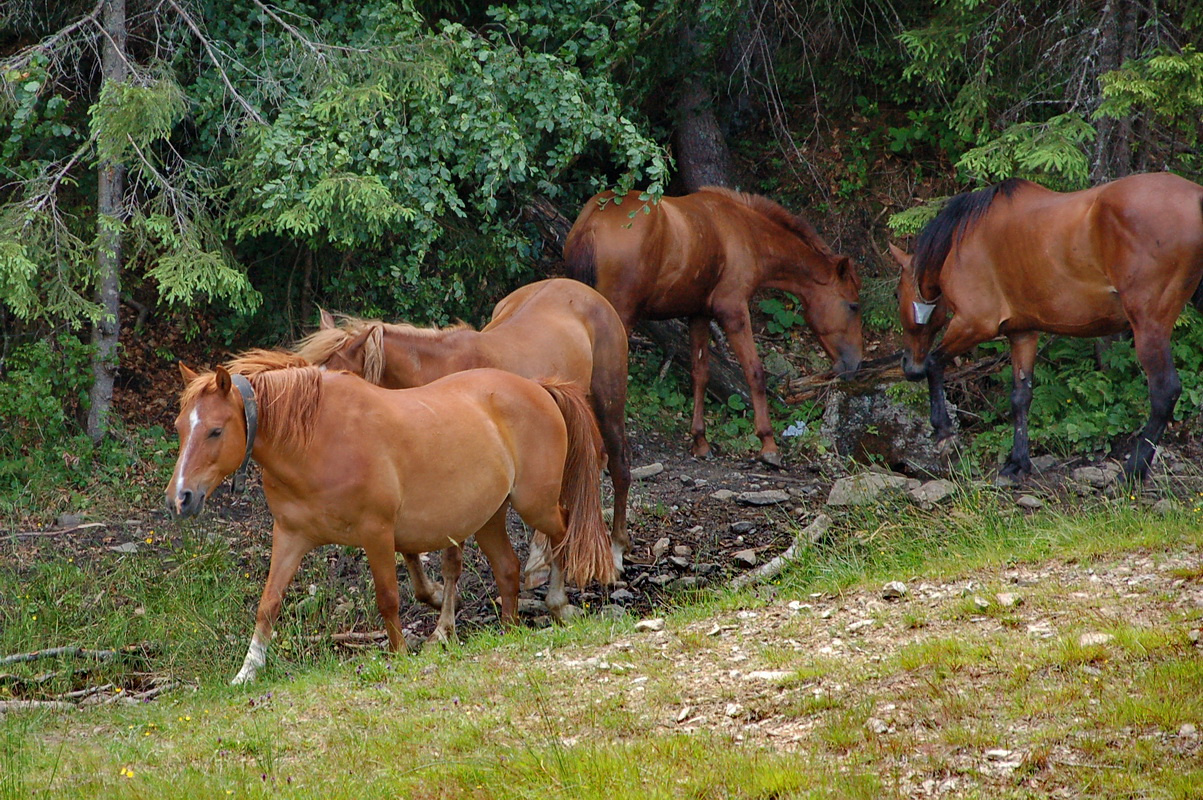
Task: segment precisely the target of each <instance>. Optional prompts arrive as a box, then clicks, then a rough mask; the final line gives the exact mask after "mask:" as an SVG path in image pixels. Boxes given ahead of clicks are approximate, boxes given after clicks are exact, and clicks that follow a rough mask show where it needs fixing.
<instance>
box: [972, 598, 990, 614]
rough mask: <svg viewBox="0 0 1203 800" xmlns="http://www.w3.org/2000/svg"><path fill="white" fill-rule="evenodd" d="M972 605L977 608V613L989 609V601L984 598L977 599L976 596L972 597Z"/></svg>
mask: <svg viewBox="0 0 1203 800" xmlns="http://www.w3.org/2000/svg"><path fill="white" fill-rule="evenodd" d="M973 604H974V605H975V606H977V609H978V610H979V611H985V610H986V609H988V608H989V607H990V601H989V600H987V599H986V598H984V597H979V596H977V595H974V597H973Z"/></svg>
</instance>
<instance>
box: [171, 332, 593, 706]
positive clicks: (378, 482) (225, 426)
mask: <svg viewBox="0 0 1203 800" xmlns="http://www.w3.org/2000/svg"><path fill="white" fill-rule="evenodd" d="M303 363H305V362H304V361H303V360H302V359H300V358H298V357H297V356H295V355H293V354H291V353H273V352H271V351H252V352H251V353H249V354H246V355H245V356H244V357H243V358H240V359H235V360H234V361H232V362H230V363H229V364H228V365H227V366H221V367H218V368H217V369H216V371H215V372H209V373H205V374H203V375H197V374H196V373H195V372H193V371H192V370H190V369H188V368H187V367H185V366H184V365H182V364H181V365H180V372H181V374H182V376H183V378H184V381H185V384H186V386H185V389H184V392H183V394H182V395H181V398H180V415H179V417H178V418H177V420H176V428H177V430H178V431H179V436H180V455H179V458H178V460H177V461H176V465H175V471H174V473H173V475H172V478H171V483H170V484H169V485H168V488H167V501H168V505H169V506H170V507H171V509H172V511H173V512H174V513H175V514H176V515H177V516H193V515H196V514H199V513H200V511H201V510H202V508H203V506H204V501H205V498H206V496H207V495H209V494H210V493H211V492H212V491H213V490H214V489H215V488H216V487H217V486H218V485H220V483H221V481H222V480H223V479H224V478H225V477H226V476H227V475H230V474H231V473H233V472H234V471H235V470H236V469H237V468H238V467H239V464H240V462H242V461H243V459H244V453H247V454H253V456H254V459H255V460H256V461H257V462H259V465H260V467H261V468H262V471H263V490H264V494H265V495H266V496H267V503H268V507H269V508H270V509H271V512H272V516H273V517H274V524H273V526H272V553H271V568H270V570H269V572H268V576H267V583H266V585H265V586H264V588H263V596H262V598H261V600H260V602H259V613H258V616H257V619H256V624H255V632H254V636H253V637H252V639H251V643H250V647H249V648H248V650H247V655H246V659H245V660H244V662H243V666H242V669H241V670H240V671H239V673H238V675H237V677H235V678H234V681H233V682H234V683H244V682H246V681H249V680H252V679H254V677H255V675H256V673H257V672H258V670H259V669H260V668H261V667H262V666H263V664H264V660H265V655H266V650H267V645H268V642H270V640H271V633H272V626H273V624H274V623H275V620H276V617H277V615H278V614H279V612H280V606H281V602H282V598H283V594H284V590H285V588H286V587H287V586H288V584H289V582H290V581H291V580H292V577H293V575H294V574H295V573H296V570H297V567H298V566H299V564H300V562H301V558H302V557H303V556H304V555H305V554H306V553H308V552H309V551H310V550H312V549H313V548H315V547H317V546H319V545H323V544H339V545H343V546H350V547H362V548H363V549H364V550H365V551H366V552H367V557H368V564H369V566H370V567H371V570H372V578H373V581H374V583H375V586H376V604H377V607H378V608H379V610H380V614H381V616H383V617H384V624H385V628H386V630H387V631H388V638H389V646H390V647H391V648H392V649H393V650H394V651H396V650H398V649H400V648H401V646H402V644H403V639H402V635H401V620H400V618H399V616H398V613H397V612H398V608H399V603H400V600H399V593H398V588H397V571H396V559H395V556H394V553H396V552H400V553H406V554H417V553H424V552H429V551H432V550H439V549H442V548H444V547H447V546H448V544H450V546H451V547H452V548H459V547H460V546H462V544H463V543H464V541H466V540H467V539H468V538H469V537H471V536H473V535H475V536H476V541H477V543H478V544H479V545H480V548H481V550H482V551H484V553H485V555H486V556H487V557H488V559H489V563H490V565H491V566H492V569H493V575H494V578H495V579H496V581H497V586H498V589H499V591H500V594H501V619H502V623H503V624H506V625H509V624H513V623H514V622H515V621H516V618H517V603H518V584H519V564H518V559H517V557H516V556H515V554H514V550H513V547H512V546H511V544H510V540H509V537H508V535H507V534H506V527H505V517H506V510H507V509H508V508H509V507H511V506H512V507H513V508H514V510H515V511H517V512H518V514H519V516H521V517H522V518H523V519H524V520H525V521H526V522H527V523H528V524H530V525H531V526H532V527H534V528H535V529H536V530H539V531H541V532H542V533H543V534H545V535H546V536H547V537H548V538H549V539H550V541H551V543H552V546H553V553H554V558H553V560H552V581H551V584H552V585H551V589H550V590H549V592H548V606H549V607H551V608H552V610H553V613H555V612H559V611H562V609H563V608H564V606H566V604H567V597H566V596H564V593H563V579H564V577H567V579H568V580H571V581H574V582H576V583H578V584H582V585H583V584H585V583H588V582H590V581H594V580H597V581H601V582H603V583H608V582H611V581H612V580H613V579H614V576H615V571H614V563H613V561H612V559H611V558H610V549H609V546H608V544H609V536H608V535H607V532H606V528H605V523H604V521H603V520H602V514H601V500H600V494H599V480H600V472H599V471H600V464H599V463H598V456H597V453H598V449H599V447H600V442H599V441H598V440H599V435H598V432H597V427H596V425H595V423H594V422H593V415H592V413H591V411H590V409H589V405H588V403H587V402H586V401H585V398H584V395H583V393H582V392H581V391H580V389H578V388H577V387H575V386H572V385H569V384H563V383H557V382H544V383H541V384H540V383H536V382H534V381H531V380H528V379H526V378H522V377H519V376H517V375H514V374H512V373H509V372H503V371H501V370H493V369H477V370H469V371H467V372H461V373H457V374H455V375H451V376H449V377H447V378H443V379H442V380H438V381H435V382H433V383H431V384H428V385H427V386H423V387H420V388H416V389H407V390H404V391H390V390H387V389H382V388H380V387H378V386H374V385H372V384H370V383H368V382H367V381H365V380H363V379H362V378H360V377H359V376H357V375H352V374H350V373H346V372H330V371H323V370H321V369H320V368H318V367H314V366H308V365H306V366H298V365H299V364H303ZM248 429H250V430H253V433H250V434H249V435H248ZM248 438H249V439H250V440H251V447H252V448H253V449H249V448H248V447H247V441H248ZM248 457H249V455H248ZM443 569H444V587H443V597H442V598H441V603H440V606H441V609H440V614H439V621H438V626H437V627H436V628H435V632H434V634H432V636H431V639H432V640H446V639H448V638H450V637H452V636H454V633H455V610H456V580H457V579H458V577H459V569H460V560H459V559H458V558H455V559H446V560H445V561H444V565H443ZM557 591H558V594H557Z"/></svg>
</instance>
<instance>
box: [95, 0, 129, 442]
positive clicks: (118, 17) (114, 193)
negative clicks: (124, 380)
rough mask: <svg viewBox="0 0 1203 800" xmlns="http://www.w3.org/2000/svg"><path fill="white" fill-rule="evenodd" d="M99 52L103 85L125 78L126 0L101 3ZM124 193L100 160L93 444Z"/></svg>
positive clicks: (108, 395) (116, 171)
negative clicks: (100, 48)
mask: <svg viewBox="0 0 1203 800" xmlns="http://www.w3.org/2000/svg"><path fill="white" fill-rule="evenodd" d="M104 30H105V37H104V44H103V47H104V50H103V54H102V56H101V70H102V80H103V83H106V84H107V83H114V82H116V83H120V82H123V81H124V80H125V79H126V76H127V70H126V62H125V37H126V28H125V0H107V1H106V2H105V5H104ZM124 194H125V165H124V164H120V163H114V162H112V161H104V162H101V164H100V173H99V176H98V178H97V189H96V196H97V197H96V200H97V203H96V205H97V212H98V214H97V236H96V240H97V244H98V250H99V252H98V253H97V256H96V266H97V273H98V279H97V283H96V302H97V303H98V304H99V305H100V307H101V309H102V316H101V318H100V319H99V320H98V321H97V322H96V323H95V324H94V325H93V326H92V344H93V345H95V347H96V351H95V353H94V354H93V356H92V379H93V380H92V390H91V393H90V400H91V404H90V406H89V408H88V435H89V436H91V437H92V441H93V442H99V441H100V440H101V439H103V438H104V437H105V434H106V433H107V432H108V428H109V420H108V417H109V412H110V410H111V409H112V405H113V378H114V376H115V374H116V372H117V345H118V337H119V334H120V331H121V317H120V314H121V274H120V270H121V225H122V218H123V216H124V214H123V208H122V198H123V195H124Z"/></svg>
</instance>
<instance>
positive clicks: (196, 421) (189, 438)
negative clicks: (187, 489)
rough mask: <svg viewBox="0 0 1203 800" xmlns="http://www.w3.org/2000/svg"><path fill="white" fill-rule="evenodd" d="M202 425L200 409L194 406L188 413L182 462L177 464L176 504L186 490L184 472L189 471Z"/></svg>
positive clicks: (181, 454)
mask: <svg viewBox="0 0 1203 800" xmlns="http://www.w3.org/2000/svg"><path fill="white" fill-rule="evenodd" d="M199 426H200V411H198V410H197V408H196V406H193V407H192V413H191V414H189V415H188V431H187V432H186V433H185V434H184V444H183V445H182V448H183V449H182V451H181V452H180V463H179V464H178V465H176V477H175V496H176V505H177V507H178V505H179V497H180V492H182V491H184V473H185V472H187V471H188V470H187V467H188V458H189V457H190V456H191V455H192V447H193V445H194V444H195V442H196V439H195V436H196V429H197V428H198V427H199Z"/></svg>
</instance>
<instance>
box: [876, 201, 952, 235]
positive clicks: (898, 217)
mask: <svg viewBox="0 0 1203 800" xmlns="http://www.w3.org/2000/svg"><path fill="white" fill-rule="evenodd" d="M946 202H948V198H947V197H936V198H933V199H931V200H928V201H927V202H926V203H921V204H920V205H917V206H912V207H910V208H908V209H906V210H905V211H899V212H898V213H897V214H891V215H890V217H889V219H887V220H886V224H887V225H889V226H890V230H892V231H894V233H895V234H896V235H898V236H917V235H918V234H919V232H920V231H922V230H923V229H924V228H926V227H927V223H929V222H931V221H932V220H933V219H935V218H936V215H937V214H939V213H940V209H941V208H943V207H944V204H945V203H946Z"/></svg>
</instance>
